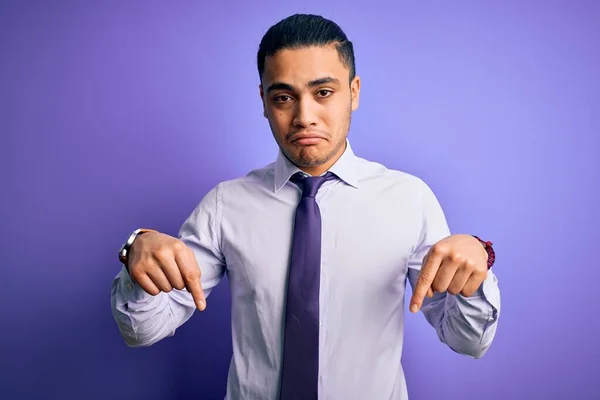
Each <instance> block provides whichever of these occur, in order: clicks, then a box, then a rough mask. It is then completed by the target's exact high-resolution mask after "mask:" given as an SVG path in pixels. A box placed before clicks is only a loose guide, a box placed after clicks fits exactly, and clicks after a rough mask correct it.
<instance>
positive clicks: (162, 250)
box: [154, 246, 172, 260]
mask: <svg viewBox="0 0 600 400" xmlns="http://www.w3.org/2000/svg"><path fill="white" fill-rule="evenodd" d="M171 254H172V252H171V249H169V248H168V247H167V246H160V247H159V248H157V249H156V250H154V257H155V258H157V259H159V260H164V259H167V258H169V256H171Z"/></svg>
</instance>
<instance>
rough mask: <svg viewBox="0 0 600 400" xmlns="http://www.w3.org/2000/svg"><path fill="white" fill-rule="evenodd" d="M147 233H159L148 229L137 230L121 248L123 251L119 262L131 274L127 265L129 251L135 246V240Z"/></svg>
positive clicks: (120, 252)
mask: <svg viewBox="0 0 600 400" xmlns="http://www.w3.org/2000/svg"><path fill="white" fill-rule="evenodd" d="M146 232H157V231H155V230H154V229H147V228H139V229H136V230H135V231H133V232H132V233H131V234H130V235H129V237H128V238H127V240H126V241H125V243H124V244H123V246H121V250H119V261H121V262H122V263H123V265H124V266H125V269H127V272H129V265H127V262H128V260H127V253H128V252H129V249H130V248H131V245H132V244H133V242H134V241H135V239H136V238H137V237H138V236H139V235H141V234H142V233H146Z"/></svg>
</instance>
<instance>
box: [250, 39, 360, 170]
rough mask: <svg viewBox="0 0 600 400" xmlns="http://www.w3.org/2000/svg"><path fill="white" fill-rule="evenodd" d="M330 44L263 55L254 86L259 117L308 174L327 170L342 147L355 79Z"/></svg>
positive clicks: (354, 99)
mask: <svg viewBox="0 0 600 400" xmlns="http://www.w3.org/2000/svg"><path fill="white" fill-rule="evenodd" d="M349 79H350V71H349V69H348V68H346V67H345V66H344V64H342V62H341V61H340V58H339V55H338V52H337V50H336V49H335V47H334V46H333V45H331V46H325V47H304V48H300V49H293V50H292V49H285V50H281V51H279V52H278V53H277V54H275V55H273V56H270V57H267V58H266V60H265V69H264V72H263V76H262V84H261V85H260V96H261V98H262V101H263V106H264V115H265V117H266V118H267V119H268V120H269V125H270V126H271V131H272V132H273V136H274V137H275V140H276V141H277V144H278V145H279V147H280V148H281V150H282V151H283V153H284V154H285V155H286V156H287V158H289V159H290V160H291V161H292V162H293V163H294V164H296V165H297V166H298V167H299V168H300V169H302V170H304V171H305V172H307V173H308V174H311V175H320V174H322V173H323V172H325V171H327V170H328V169H329V168H330V167H331V166H332V165H333V164H334V163H335V161H337V159H338V158H339V157H340V156H341V155H342V153H343V152H344V150H345V148H346V137H347V135H348V130H349V129H350V118H351V114H352V112H353V111H354V110H356V109H357V108H358V98H359V91H360V78H359V77H355V78H354V79H353V80H352V82H349Z"/></svg>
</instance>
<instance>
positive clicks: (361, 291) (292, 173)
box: [112, 15, 500, 400]
mask: <svg viewBox="0 0 600 400" xmlns="http://www.w3.org/2000/svg"><path fill="white" fill-rule="evenodd" d="M257 58H258V60H257V61H258V71H259V76H260V82H261V84H260V96H261V100H262V103H263V106H264V116H265V117H266V118H267V120H268V122H269V125H270V127H271V131H272V133H273V136H274V138H275V140H276V141H277V144H278V145H279V148H280V153H279V155H278V158H277V160H276V161H275V162H274V163H272V164H269V165H267V166H266V167H264V168H261V169H257V170H254V171H251V172H250V173H249V174H248V175H247V176H245V177H242V178H239V179H235V180H231V181H227V182H222V183H220V184H218V185H217V186H216V187H215V188H213V189H212V190H211V191H209V192H208V194H206V196H205V197H204V198H203V199H202V200H201V201H200V203H199V205H198V206H197V207H196V209H195V210H194V211H193V212H192V213H191V215H190V216H189V218H188V219H187V220H186V221H185V222H184V224H183V226H182V227H181V230H180V232H179V238H174V237H170V236H168V235H165V234H162V233H158V232H155V231H136V232H134V233H133V234H132V235H131V236H130V238H129V240H128V241H127V243H126V245H125V246H124V248H123V249H122V252H121V253H120V257H121V260H122V261H123V263H124V264H125V266H124V268H123V270H122V271H121V272H120V273H119V275H118V276H117V277H116V278H115V280H114V282H113V285H112V307H113V313H114V317H115V319H116V321H117V323H118V326H119V329H120V331H121V334H122V336H123V338H124V340H125V341H126V343H127V344H128V345H129V346H132V347H139V346H149V345H151V344H153V343H156V342H157V341H159V340H161V339H163V338H165V337H168V336H171V335H173V334H174V332H175V330H176V329H177V328H178V327H179V326H180V325H181V324H183V323H184V322H185V321H187V320H188V319H189V318H190V317H191V316H192V314H193V312H194V310H195V309H196V308H198V309H200V310H204V308H205V307H206V298H207V297H208V295H209V294H210V291H211V289H212V288H213V287H214V286H216V285H217V284H218V282H219V281H220V280H221V278H222V277H223V274H224V273H227V274H228V277H229V280H230V283H231V299H232V335H233V357H232V360H231V364H230V370H229V378H228V384H227V398H228V399H260V400H270V399H273V400H275V399H282V400H287V399H302V400H310V399H317V398H319V399H403V400H404V399H407V398H408V396H407V391H406V385H405V378H404V374H403V370H402V367H401V365H400V358H401V353H402V343H403V337H402V335H403V325H404V294H405V293H404V291H405V287H406V282H407V281H409V282H410V284H411V285H412V287H413V296H412V298H411V302H410V310H411V311H412V312H416V311H417V310H421V311H423V313H424V315H425V317H426V319H427V321H428V322H429V323H430V324H431V325H432V326H433V327H434V328H435V329H436V331H437V334H438V336H439V338H440V340H441V341H443V342H444V343H446V344H447V345H448V346H449V347H450V348H451V349H452V350H454V351H456V352H458V353H461V354H465V355H467V356H470V357H474V358H479V357H481V356H482V355H483V354H484V353H485V352H486V351H487V349H488V348H489V346H490V344H491V342H492V340H493V338H494V335H495V331H496V327H497V321H498V317H499V311H500V295H499V290H498V286H497V279H496V277H495V276H494V274H493V273H492V272H491V270H489V267H490V266H491V264H492V263H493V257H494V254H493V250H492V248H491V243H489V242H483V241H481V240H479V239H478V238H476V237H475V236H471V235H450V234H449V231H448V227H447V224H446V221H445V217H444V214H443V212H442V209H441V207H440V205H439V204H438V202H437V200H436V197H435V196H434V194H433V193H432V191H431V190H430V189H429V187H428V186H427V185H426V184H425V183H423V181H421V180H420V179H418V178H416V177H413V176H411V175H408V174H406V173H402V172H399V171H393V170H389V169H387V168H386V167H384V166H382V165H380V164H377V163H374V162H370V161H367V160H365V159H362V158H359V157H357V156H356V155H354V153H353V151H352V148H351V146H350V143H349V140H348V138H347V135H348V131H349V128H350V119H351V114H352V112H353V111H354V110H356V109H357V107H358V103H359V94H360V78H359V77H358V76H356V74H355V67H354V53H353V47H352V44H351V42H350V41H349V40H348V39H347V37H346V35H345V34H344V32H343V31H342V30H341V29H340V28H339V27H338V26H337V25H336V24H335V23H333V22H331V21H329V20H326V19H324V18H322V17H320V16H314V15H294V16H291V17H289V18H286V19H284V20H282V21H280V22H279V23H278V24H276V25H274V26H273V27H271V28H270V29H269V31H268V32H267V33H266V34H265V36H264V37H263V39H262V42H261V44H260V47H259V51H258V57H257Z"/></svg>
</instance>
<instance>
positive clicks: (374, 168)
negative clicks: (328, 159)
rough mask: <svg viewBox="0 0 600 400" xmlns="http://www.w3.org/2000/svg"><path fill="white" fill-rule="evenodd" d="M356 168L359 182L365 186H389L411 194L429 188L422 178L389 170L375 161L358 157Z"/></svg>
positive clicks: (400, 171)
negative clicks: (359, 177)
mask: <svg viewBox="0 0 600 400" xmlns="http://www.w3.org/2000/svg"><path fill="white" fill-rule="evenodd" d="M357 167H358V168H359V171H360V174H361V180H362V181H364V182H365V183H367V184H368V183H375V184H378V185H391V186H393V187H396V188H401V189H404V190H409V191H413V192H422V191H423V190H427V189H428V188H429V187H428V186H427V184H426V183H425V181H424V180H423V179H422V178H420V177H418V176H416V175H414V174H411V173H409V172H406V171H402V170H398V169H393V168H389V167H388V166H386V165H384V164H382V163H379V162H376V161H370V160H366V159H364V158H360V157H358V158H357Z"/></svg>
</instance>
